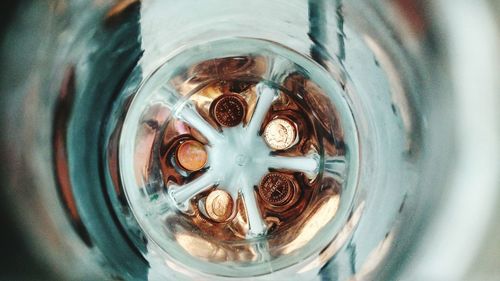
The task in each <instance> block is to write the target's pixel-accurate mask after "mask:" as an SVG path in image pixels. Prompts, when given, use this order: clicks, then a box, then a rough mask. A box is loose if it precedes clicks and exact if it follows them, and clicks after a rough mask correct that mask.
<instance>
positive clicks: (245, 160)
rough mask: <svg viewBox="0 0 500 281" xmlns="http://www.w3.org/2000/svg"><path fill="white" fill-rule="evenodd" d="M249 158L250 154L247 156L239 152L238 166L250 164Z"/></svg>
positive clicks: (237, 157)
mask: <svg viewBox="0 0 500 281" xmlns="http://www.w3.org/2000/svg"><path fill="white" fill-rule="evenodd" d="M248 159H249V157H248V156H246V155H245V154H238V155H237V156H236V164H237V165H238V166H241V167H243V166H245V165H246V164H248V161H249V160H248Z"/></svg>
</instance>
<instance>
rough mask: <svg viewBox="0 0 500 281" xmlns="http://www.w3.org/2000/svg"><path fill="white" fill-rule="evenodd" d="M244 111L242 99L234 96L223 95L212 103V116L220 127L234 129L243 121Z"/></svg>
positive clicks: (244, 106)
mask: <svg viewBox="0 0 500 281" xmlns="http://www.w3.org/2000/svg"><path fill="white" fill-rule="evenodd" d="M245 110H246V105H245V101H244V100H243V99H241V98H240V97H238V96H237V95H234V94H225V95H222V96H220V97H218V98H217V99H216V100H215V101H214V104H213V110H212V114H213V115H214V117H215V120H216V121H217V123H219V124H220V125H222V126H224V127H234V126H236V125H238V124H240V123H241V121H243V118H244V117H245Z"/></svg>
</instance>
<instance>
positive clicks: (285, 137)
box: [264, 118, 297, 150]
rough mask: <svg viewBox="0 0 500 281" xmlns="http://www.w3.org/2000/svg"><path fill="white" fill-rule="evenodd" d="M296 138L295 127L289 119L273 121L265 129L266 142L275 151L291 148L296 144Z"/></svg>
mask: <svg viewBox="0 0 500 281" xmlns="http://www.w3.org/2000/svg"><path fill="white" fill-rule="evenodd" d="M296 138H297V131H296V129H295V126H294V125H293V124H292V123H291V121H288V120H287V119H281V118H278V119H274V120H271V121H270V122H269V123H268V124H267V125H266V128H265V129H264V140H265V141H266V143H267V145H268V146H269V147H270V148H272V149H274V150H283V149H287V148H290V147H291V146H292V145H294V144H295V140H296Z"/></svg>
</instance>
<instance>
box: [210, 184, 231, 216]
mask: <svg viewBox="0 0 500 281" xmlns="http://www.w3.org/2000/svg"><path fill="white" fill-rule="evenodd" d="M233 207H234V204H233V199H232V198H231V195H229V193H227V192H225V191H223V190H220V189H218V190H214V191H212V192H210V194H209V195H208V197H207V200H206V202H205V209H206V211H207V214H208V216H209V217H210V218H211V219H212V220H214V221H216V222H225V221H227V220H228V219H229V218H230V217H231V214H232V213H233Z"/></svg>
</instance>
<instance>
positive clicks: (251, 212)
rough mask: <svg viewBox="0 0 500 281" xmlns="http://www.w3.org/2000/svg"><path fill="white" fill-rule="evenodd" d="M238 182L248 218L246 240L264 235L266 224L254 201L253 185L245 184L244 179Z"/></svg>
mask: <svg viewBox="0 0 500 281" xmlns="http://www.w3.org/2000/svg"><path fill="white" fill-rule="evenodd" d="M242 179H243V180H242V181H240V185H241V188H242V189H241V192H242V197H243V201H244V202H245V209H246V211H247V218H248V225H249V226H248V232H247V238H254V237H257V236H260V235H263V234H265V233H266V229H267V227H266V224H265V223H264V220H263V219H262V215H261V214H260V210H259V206H258V205H257V201H256V199H255V193H254V188H253V185H252V184H251V183H249V182H247V181H246V180H245V179H244V178H242Z"/></svg>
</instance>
